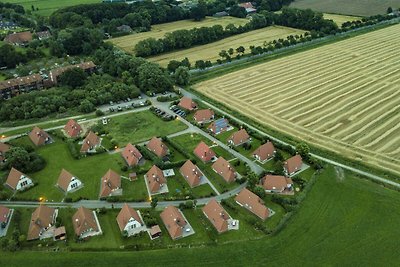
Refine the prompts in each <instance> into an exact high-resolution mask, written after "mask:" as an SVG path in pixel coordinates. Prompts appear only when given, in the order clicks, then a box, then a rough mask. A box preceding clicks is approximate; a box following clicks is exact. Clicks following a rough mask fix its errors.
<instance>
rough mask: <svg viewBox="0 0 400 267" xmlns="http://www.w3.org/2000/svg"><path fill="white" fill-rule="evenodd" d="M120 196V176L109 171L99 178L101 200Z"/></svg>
mask: <svg viewBox="0 0 400 267" xmlns="http://www.w3.org/2000/svg"><path fill="white" fill-rule="evenodd" d="M121 194H122V188H121V175H119V174H118V173H116V172H115V171H113V170H111V169H110V170H108V171H107V172H106V174H105V175H104V176H103V177H101V180H100V194H99V197H100V198H102V197H109V196H116V195H121Z"/></svg>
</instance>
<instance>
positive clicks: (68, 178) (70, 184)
mask: <svg viewBox="0 0 400 267" xmlns="http://www.w3.org/2000/svg"><path fill="white" fill-rule="evenodd" d="M57 186H58V187H59V188H60V189H61V190H63V191H64V192H65V193H69V192H72V191H76V190H78V189H79V188H81V187H82V186H83V183H82V182H81V181H80V180H79V179H78V178H77V177H76V176H75V175H72V174H71V173H70V172H68V171H67V170H65V169H62V170H61V173H60V176H59V177H58V181H57Z"/></svg>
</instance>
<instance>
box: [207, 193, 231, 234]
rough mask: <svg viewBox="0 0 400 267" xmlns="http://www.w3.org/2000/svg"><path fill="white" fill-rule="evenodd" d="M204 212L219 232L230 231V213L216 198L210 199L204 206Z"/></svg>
mask: <svg viewBox="0 0 400 267" xmlns="http://www.w3.org/2000/svg"><path fill="white" fill-rule="evenodd" d="M203 212H204V214H205V215H206V217H207V218H208V220H210V222H211V223H212V225H214V227H215V229H217V231H218V233H223V232H225V231H228V220H229V219H230V216H229V214H228V213H227V212H226V211H225V209H224V208H223V207H222V206H221V204H219V203H218V202H217V201H216V200H215V199H212V200H210V201H209V202H208V203H207V205H205V206H204V207H203Z"/></svg>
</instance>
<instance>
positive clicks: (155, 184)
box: [144, 165, 168, 195]
mask: <svg viewBox="0 0 400 267" xmlns="http://www.w3.org/2000/svg"><path fill="white" fill-rule="evenodd" d="M144 178H145V181H146V186H147V189H148V192H149V195H156V194H161V193H163V192H168V187H167V179H166V178H165V176H164V173H163V171H162V170H161V169H160V168H158V167H157V166H156V165H153V167H151V168H150V170H149V171H148V172H147V173H146V174H145V175H144Z"/></svg>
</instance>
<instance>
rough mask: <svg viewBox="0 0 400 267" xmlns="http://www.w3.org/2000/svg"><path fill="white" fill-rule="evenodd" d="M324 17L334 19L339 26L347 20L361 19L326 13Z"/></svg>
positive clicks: (359, 18)
mask: <svg viewBox="0 0 400 267" xmlns="http://www.w3.org/2000/svg"><path fill="white" fill-rule="evenodd" d="M324 19H331V20H333V21H334V22H335V23H336V24H337V25H338V27H339V28H341V27H342V24H343V23H345V22H347V21H354V20H361V17H355V16H346V15H339V14H330V13H324Z"/></svg>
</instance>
